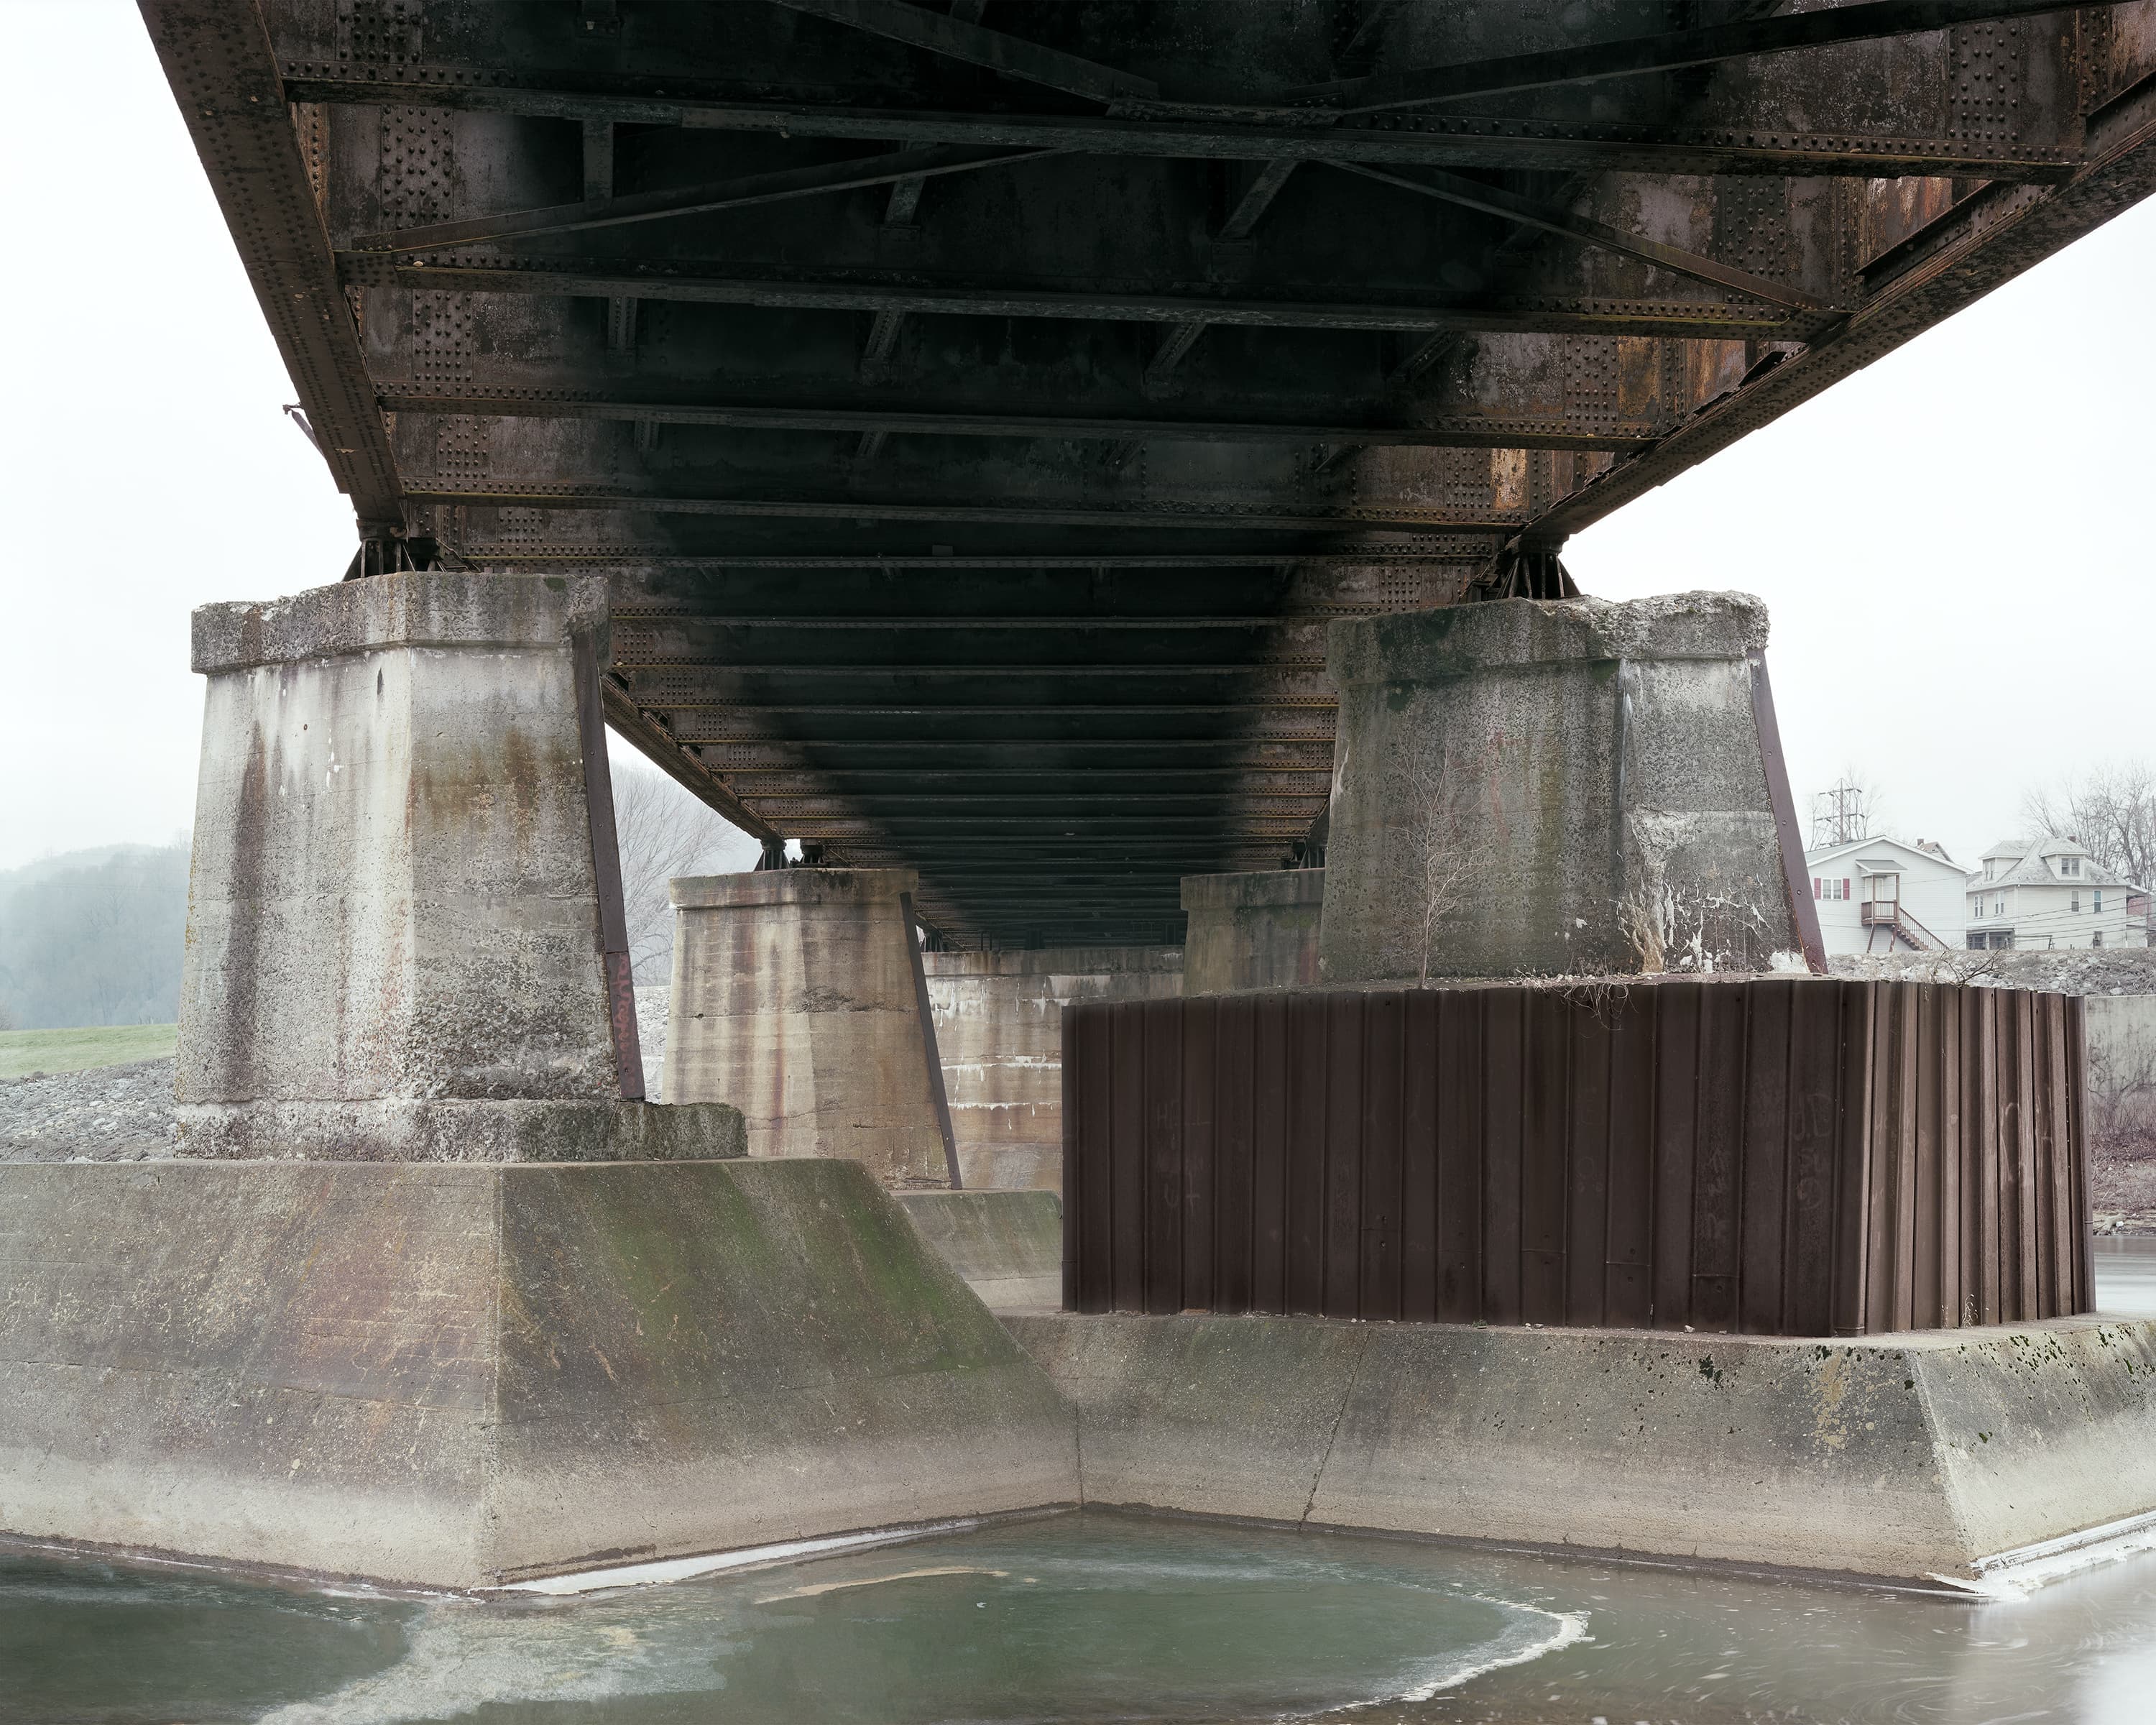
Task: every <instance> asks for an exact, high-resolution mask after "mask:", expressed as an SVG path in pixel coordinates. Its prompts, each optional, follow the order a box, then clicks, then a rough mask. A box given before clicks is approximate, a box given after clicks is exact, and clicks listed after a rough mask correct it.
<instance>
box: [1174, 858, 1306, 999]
mask: <svg viewBox="0 0 2156 1725" xmlns="http://www.w3.org/2000/svg"><path fill="white" fill-rule="evenodd" d="M1324 906H1325V870H1322V869H1265V870H1258V871H1256V872H1254V873H1251V874H1247V875H1184V876H1183V910H1184V911H1186V912H1187V913H1188V916H1189V919H1190V920H1189V926H1188V929H1187V930H1186V931H1185V932H1184V934H1183V952H1184V954H1185V955H1186V956H1185V959H1184V963H1183V992H1184V993H1188V994H1221V993H1229V992H1230V991H1232V990H1235V989H1238V988H1308V987H1309V986H1310V985H1311V984H1312V983H1315V982H1317V979H1318V970H1317V935H1318V922H1319V918H1320V916H1321V915H1322V912H1323V910H1324Z"/></svg>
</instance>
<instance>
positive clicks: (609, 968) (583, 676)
mask: <svg viewBox="0 0 2156 1725" xmlns="http://www.w3.org/2000/svg"><path fill="white" fill-rule="evenodd" d="M570 656H571V659H572V662H573V669H574V675H575V678H576V685H577V696H576V699H577V740H578V742H579V744H580V746H581V747H580V752H582V754H583V767H584V805H585V813H586V818H587V825H588V829H589V830H590V834H591V845H592V880H593V888H594V891H595V892H596V894H597V896H598V911H599V928H598V933H599V963H600V967H601V969H602V971H603V973H604V975H605V978H606V989H607V1016H608V1021H609V1024H610V1025H611V1028H612V1029H613V1053H614V1071H615V1079H616V1082H617V1083H618V1085H619V1088H620V1091H621V1096H622V1100H623V1101H629V1102H640V1101H643V1100H644V1055H643V1052H642V1048H641V1045H640V1043H639V1033H638V1030H637V1024H636V981H635V977H634V973H633V971H632V969H631V967H630V963H629V918H628V915H627V912H626V911H625V909H624V905H623V901H622V892H621V845H620V844H619V839H618V837H617V835H616V833H615V830H614V814H613V768H612V766H611V764H610V763H609V762H608V759H607V742H606V712H605V708H604V701H603V696H602V695H601V693H600V676H599V663H598V644H597V643H596V642H595V641H594V639H593V636H592V634H591V633H590V632H589V631H588V630H587V631H583V632H581V633H579V634H577V636H576V638H575V639H573V640H572V642H571V644H570Z"/></svg>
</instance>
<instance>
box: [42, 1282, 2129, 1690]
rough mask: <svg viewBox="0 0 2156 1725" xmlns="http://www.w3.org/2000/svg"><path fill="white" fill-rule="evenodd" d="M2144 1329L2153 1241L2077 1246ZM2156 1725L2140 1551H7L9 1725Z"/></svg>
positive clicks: (1290, 1547)
mask: <svg viewBox="0 0 2156 1725" xmlns="http://www.w3.org/2000/svg"><path fill="white" fill-rule="evenodd" d="M2098 1251H2099V1256H2098V1260H2097V1262H2098V1271H2099V1274H2098V1291H2099V1301H2100V1303H2101V1304H2102V1306H2103V1307H2104V1309H2105V1310H2107V1311H2111V1312H2118V1313H2121V1314H2122V1315H2125V1314H2132V1315H2149V1316H2156V1242H2144V1241H2132V1242H2112V1241H2104V1242H2100V1243H2099V1247H2098ZM1347 1709H1353V1710H1354V1711H1353V1712H1351V1713H1348V1714H1347V1715H1346V1717H1351V1718H1353V1719H1357V1720H1369V1721H1373V1722H1375V1721H1400V1722H1417V1725H1462V1722H1466V1721H1483V1720H1489V1721H1498V1720H1502V1721H1506V1722H1526V1721H1544V1720H1547V1721H1563V1722H1565V1725H1593V1722H1595V1721H1598V1720H1599V1721H1601V1722H1604V1725H1635V1722H1640V1721H1653V1722H1655V1725H1664V1722H1671V1721H1683V1722H1686V1725H1719V1722H1730V1725H1735V1722H1740V1721H1741V1722H1747V1725H1752V1722H1757V1725H1766V1722H1770V1721H1771V1722H1795V1721H1820V1722H1826V1721H1875V1720H1876V1721H1881V1722H1889V1721H1891V1722H1902V1721H1910V1722H1915V1721H1931V1720H1938V1721H1953V1722H1957V1725H1959V1722H1979V1721H1983V1722H1992V1725H2008V1722H2015V1725H2019V1722H2024V1721H2037V1720H2042V1721H2056V1722H2061V1725H2066V1722H2073V1725H2148V1722H2151V1721H2156V1554H2152V1555H2151V1556H2149V1557H2147V1558H2138V1559H2135V1560H2133V1561H2130V1562H2128V1563H2121V1564H2118V1565H2116V1566H2114V1567H2112V1568H2106V1569H2100V1570H2097V1571H2093V1572H2091V1573H2089V1574H2084V1575H2082V1576H2079V1577H2076V1578H2074V1579H2069V1580H2067V1581H2065V1582H2061V1583H2060V1584H2056V1585H2055V1586H2052V1587H2051V1588H2048V1589H2044V1590H2043V1591H2041V1592H2040V1593H2038V1594H2035V1596H2034V1597H2032V1598H2030V1599H2026V1600H2022V1601H2018V1602H2013V1603H1996V1604H1979V1603H1964V1602H1961V1601H1957V1600H1951V1599H1941V1598H1939V1597H1938V1596H1936V1595H1933V1594H1918V1593H1913V1592H1902V1591H1897V1590H1893V1589H1863V1588H1854V1587H1826V1586H1817V1585H1813V1584H1806V1583H1802V1582H1797V1581H1793V1580H1790V1579H1786V1578H1775V1577H1770V1576H1763V1575H1762V1576H1745V1575H1732V1574H1727V1573H1712V1574H1705V1573H1687V1572H1686V1571H1683V1570H1681V1569H1676V1568H1664V1567H1661V1566H1659V1565H1654V1564H1645V1563H1641V1564H1610V1563H1591V1562H1579V1561H1570V1560H1559V1559H1555V1558H1548V1557H1541V1556H1533V1555H1527V1554H1512V1553H1501V1552H1494V1551H1489V1550H1486V1549H1479V1548H1455V1547H1448V1546H1442V1545H1434V1544H1427V1543H1416V1542H1412V1541H1407V1540H1387V1539H1376V1538H1346V1537H1342V1536H1337V1535H1331V1534H1313V1533H1298V1532H1279V1531H1271V1530H1263V1529H1253V1528H1245V1527H1222V1526H1218V1525H1212V1524H1204V1523H1198V1522H1178V1521H1173V1520H1167V1519H1142V1518H1137V1517H1119V1516H1112V1515H1104V1514H1096V1513H1090V1512H1089V1513H1086V1514H1081V1515H1073V1516H1062V1517H1051V1518H1045V1519H1041V1520H1035V1521H1026V1522H1005V1523H1002V1524H999V1525H996V1526H993V1527H983V1528H979V1529H976V1530H973V1531H972V1532H962V1533H952V1534H947V1535H944V1536H942V1537H939V1538H933V1539H927V1540H921V1541H917V1542H916V1543H911V1544H907V1545H902V1546H891V1547H885V1548H880V1549H876V1550H870V1551H859V1552H855V1553H847V1554H844V1555H839V1556H833V1557H827V1558H822V1559H820V1560H818V1561H815V1562H811V1563H799V1564H796V1565H793V1566H791V1567H788V1568H769V1569H764V1570H760V1571H756V1572H752V1573H750V1574H734V1575H729V1576H723V1577H710V1578H706V1579H701V1580H695V1581H687V1582H678V1583H675V1584H670V1585H666V1586H657V1587H645V1588H637V1589H623V1590H620V1591H618V1592H614V1593H609V1594H590V1595H585V1596H583V1597H580V1598H572V1599H542V1598H538V1597H534V1596H522V1597H520V1598H518V1599H517V1600H516V1602H515V1603H509V1604H505V1603H500V1602H498V1601H493V1602H475V1601H470V1600H464V1599H410V1598H393V1597H388V1596H380V1595H372V1594H340V1595H328V1594H320V1593H310V1592H306V1591H302V1590H300V1589H287V1588H280V1587H272V1586H266V1585H259V1584H242V1583H235V1582H233V1581H230V1580H227V1579H218V1578H215V1577H213V1576H211V1575H209V1574H205V1573H200V1572H193V1571H186V1570H177V1569H158V1568H124V1567H121V1566H117V1565H113V1564H107V1563H91V1562H86V1561H81V1560H74V1559H54V1558H47V1557H43V1556H13V1557H9V1556H0V1721H5V1722H8V1725H13V1722H16V1721H23V1722H33V1721H34V1722H38V1725H93V1722H94V1725H172V1722H177V1721H191V1722H203V1725H208V1722H228V1721H229V1722H239V1721H247V1722H250V1725H253V1722H261V1725H416V1722H421V1721H435V1720H443V1721H450V1720H463V1721H470V1722H473V1725H692V1722H693V1725H780V1722H784V1725H799V1722H811V1721H813V1722H817V1725H826V1722H828V1725H855V1722H859V1725H927V1722H931V1721H942V1720H963V1721H1050V1720H1054V1721H1062V1720H1072V1721H1077V1720H1086V1721H1092V1720H1178V1721H1188V1720H1223V1721H1225V1720H1237V1721H1240V1720H1257V1719H1270V1718H1277V1717H1283V1716H1299V1715H1312V1714H1318V1713H1323V1712H1332V1711H1337V1710H1347Z"/></svg>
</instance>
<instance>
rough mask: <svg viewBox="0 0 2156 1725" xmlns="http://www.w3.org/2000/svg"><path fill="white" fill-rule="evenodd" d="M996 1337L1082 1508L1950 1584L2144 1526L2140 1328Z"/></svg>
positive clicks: (2150, 1359) (1248, 1325) (2149, 1477)
mask: <svg viewBox="0 0 2156 1725" xmlns="http://www.w3.org/2000/svg"><path fill="white" fill-rule="evenodd" d="M1006 1323H1007V1326H1008V1327H1009V1329H1010V1330H1011V1332H1012V1333H1013V1334H1014V1335H1015V1336H1016V1337H1018V1338H1019V1341H1020V1342H1021V1343H1024V1346H1025V1347H1026V1348H1027V1349H1028V1350H1029V1352H1030V1353H1032V1354H1033V1355H1034V1358H1036V1359H1038V1360H1039V1362H1040V1363H1041V1364H1042V1365H1043V1366H1044V1367H1045V1368H1046V1369H1047V1371H1048V1373H1049V1375H1050V1378H1053V1379H1054V1380H1055V1383H1056V1384H1057V1385H1058V1386H1059V1387H1060V1389H1062V1390H1063V1392H1064V1394H1065V1395H1066V1396H1067V1397H1068V1398H1069V1399H1070V1400H1071V1402H1072V1403H1073V1404H1075V1408H1076V1409H1077V1418H1078V1430H1079V1453H1080V1467H1081V1476H1082V1484H1083V1488H1084V1495H1085V1498H1086V1502H1091V1503H1100V1504H1124V1505H1142V1506H1146V1507H1154V1508H1159V1509H1172V1510H1178V1511H1184V1512H1195V1513H1201V1514H1213V1515H1232V1516H1247V1517H1262V1518H1265V1519H1267V1520H1271V1521H1281V1522H1309V1523H1312V1524H1313V1525H1322V1526H1331V1527H1348V1528H1369V1529H1386V1530H1391V1531H1397V1532H1414V1533H1424V1534H1431V1535H1440V1536H1445V1537H1451V1538H1473V1539H1496V1540H1506V1541H1517V1542H1519V1543H1533V1544H1543V1545H1551V1546H1573V1547H1580V1548H1589V1549H1594V1550H1600V1551H1624V1552H1633V1553H1653V1554H1657V1555H1663V1556H1670V1557H1676V1558H1700V1559H1721V1560H1730V1561H1737V1562H1744V1563H1771V1564H1777V1565H1785V1566H1790V1567H1795V1568H1816V1569H1830V1570H1840V1571H1846V1572H1855V1573H1857V1574H1872V1575H1886V1576H1896V1577H1915V1576H1924V1575H1939V1576H1945V1577H1950V1578H1955V1579H1969V1580H1974V1579H1979V1577H1980V1576H1982V1575H1983V1574H1984V1573H1985V1571H1986V1565H1985V1562H1984V1560H1985V1559H1987V1558H1993V1557H1994V1556H1996V1555H1997V1554H1999V1553H2007V1552H2011V1551H2014V1550H2016V1549H2017V1548H2026V1547H2029V1546H2032V1545H2035V1544H2037V1543H2040V1542H2043V1541H2046V1540H2051V1539H2056V1538H2059V1537H2060V1536H2062V1535H2066V1534H2069V1533H2072V1532H2076V1531H2078V1530H2082V1529H2085V1528H2096V1527H2102V1526H2104V1525H2105V1524H2107V1523H2111V1522H2119V1521H2121V1520H2123V1519H2124V1518H2127V1517H2133V1516H2136V1515H2138V1514H2141V1513H2143V1512H2148V1511H2150V1510H2156V1322H2138V1321H2137V1322H2117V1321H2114V1320H2107V1319H2101V1318H2063V1319H2056V1320H2051V1321H2049V1322H2043V1323H2039V1324H2032V1325H2030V1326H2027V1327H2019V1328H2014V1329H2005V1328H1996V1329H1981V1330H1959V1331H1951V1332H1928V1333H1925V1334H1922V1335H1915V1334H1912V1335H1901V1336H1893V1337H1870V1338H1867V1339H1866V1341H1864V1342H1863V1343H1846V1342H1835V1341H1809V1340H1794V1339H1786V1338H1780V1337H1732V1336H1715V1337H1707V1336H1698V1337H1690V1336H1685V1337H1672V1336H1671V1335H1669V1334H1667V1333H1666V1332H1640V1331H1609V1330H1553V1329H1533V1330H1527V1329H1479V1328H1471V1327H1454V1326H1447V1325H1419V1324H1417V1325H1407V1324H1401V1325H1389V1324H1358V1323H1351V1322H1333V1321H1327V1320H1321V1319H1308V1318H1273V1317H1198V1316H1193V1317H1120V1316H1113V1317H1080V1316H1076V1315H1075V1314H1065V1313H1059V1314H1055V1315H1052V1316H1048V1315H1044V1316H1037V1317H1011V1318H1009V1319H1007V1320H1006Z"/></svg>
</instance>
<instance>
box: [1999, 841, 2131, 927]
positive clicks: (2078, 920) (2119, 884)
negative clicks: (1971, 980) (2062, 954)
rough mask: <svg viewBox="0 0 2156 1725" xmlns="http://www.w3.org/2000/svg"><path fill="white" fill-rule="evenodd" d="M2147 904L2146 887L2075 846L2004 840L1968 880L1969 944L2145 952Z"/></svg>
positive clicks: (2084, 847)
mask: <svg viewBox="0 0 2156 1725" xmlns="http://www.w3.org/2000/svg"><path fill="white" fill-rule="evenodd" d="M2147 905H2148V891H2147V889H2146V888H2145V887H2143V886H2139V885H2137V884H2136V883H2135V882H2133V881H2131V880H2127V879H2125V878H2124V877H2123V875H2117V874H2114V873H2113V872H2112V870H2109V869H2107V868H2104V867H2103V866H2102V865H2101V864H2099V863H2098V862H2097V860H2095V859H2094V858H2093V857H2092V856H2091V855H2089V854H2088V850H2087V847H2086V846H2084V845H2082V842H2081V840H2080V839H2076V838H2073V837H2071V835H2060V834H2053V835H2051V836H2049V837H2046V838H2037V839H2000V840H1999V843H1998V844H1996V845H1993V846H1992V847H1991V848H1990V849H1989V850H1987V851H1985V852H1984V858H1983V865H1982V866H1981V867H1980V868H1979V869H1977V870H1974V871H1973V872H1972V873H1971V874H1970V875H1969V883H1968V909H1967V916H1968V929H1969V945H1970V946H1972V947H1977V948H1979V949H1983V948H1985V947H2021V948H2028V947H2145V946H2147V945H2148V909H2147Z"/></svg>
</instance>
